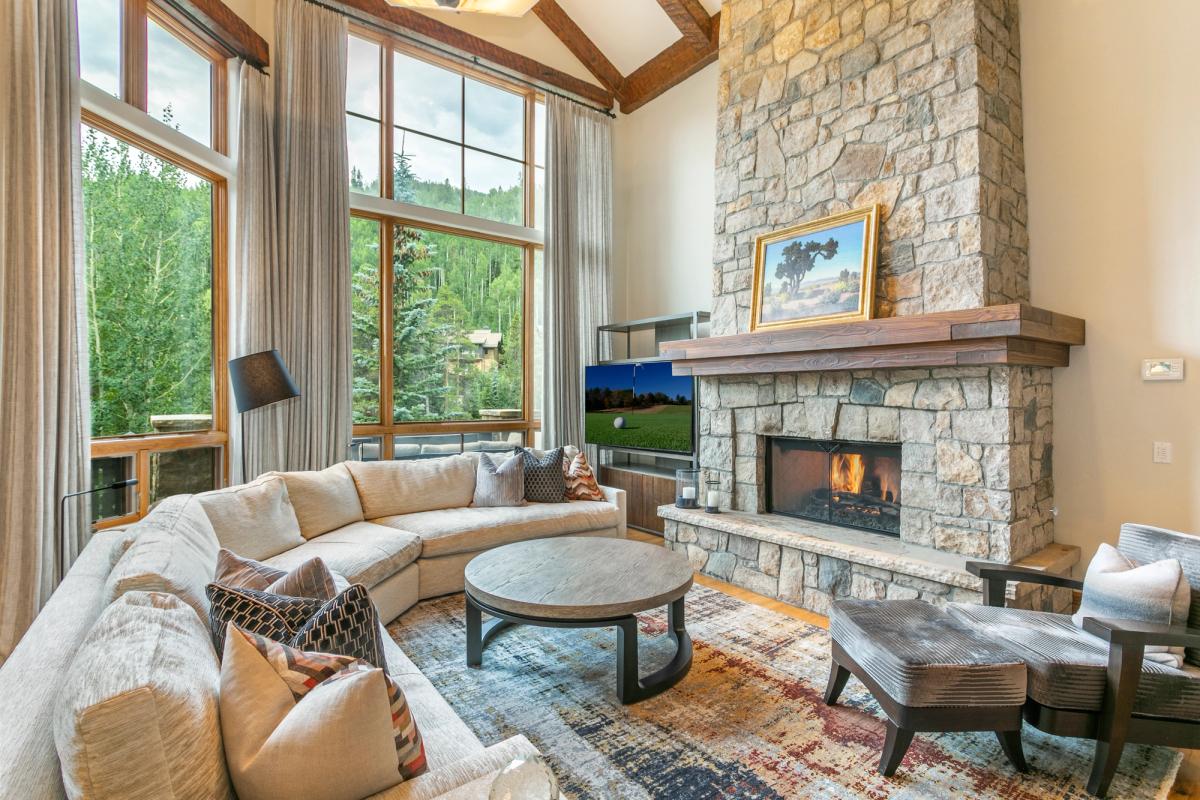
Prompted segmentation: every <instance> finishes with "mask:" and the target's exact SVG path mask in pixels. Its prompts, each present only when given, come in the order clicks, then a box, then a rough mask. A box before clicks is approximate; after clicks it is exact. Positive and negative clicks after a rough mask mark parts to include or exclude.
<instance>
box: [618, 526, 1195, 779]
mask: <svg viewBox="0 0 1200 800" xmlns="http://www.w3.org/2000/svg"><path fill="white" fill-rule="evenodd" d="M629 538H630V539H636V540H637V541H639V542H649V543H651V544H660V545H661V544H662V543H663V538H662V537H661V536H655V535H653V534H649V533H643V532H642V531H635V530H632V529H631V530H630V531H629ZM696 583H698V584H700V585H701V586H707V587H708V588H710V589H715V590H717V591H718V592H724V593H725V594H728V595H731V596H733V597H736V598H737V599H739V600H742V601H744V602H747V603H753V604H754V605H756V606H761V607H762V608H768V609H770V610H771V611H775V612H778V613H780V614H785V615H786V616H789V617H793V618H794V619H800V620H804V621H805V622H807V623H809V624H811V625H818V626H820V627H822V628H828V627H829V620H828V619H827V618H826V617H824V616H822V615H820V614H814V613H813V612H811V611H805V610H804V609H803V608H797V607H796V606H793V605H789V604H788V603H784V602H781V601H779V600H774V599H772V598H770V597H764V596H763V595H761V594H755V593H754V592H751V591H747V590H746V589H743V588H741V587H739V586H734V585H733V584H731V583H726V582H725V581H719V580H717V579H716V578H710V577H708V576H707V575H699V574H697V575H696ZM1181 752H1182V753H1183V765H1182V766H1181V767H1180V768H1179V775H1178V776H1177V777H1176V779H1175V785H1174V786H1172V787H1171V793H1170V794H1169V795H1167V800H1200V750H1183V751H1181Z"/></svg>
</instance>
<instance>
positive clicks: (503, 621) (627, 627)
mask: <svg viewBox="0 0 1200 800" xmlns="http://www.w3.org/2000/svg"><path fill="white" fill-rule="evenodd" d="M466 595H467V666H468V667H478V666H480V665H482V664H483V648H485V647H486V646H487V644H488V642H490V641H491V640H492V638H493V637H495V635H496V634H498V633H500V631H502V630H504V629H506V628H510V627H512V626H513V625H538V626H541V627H545V628H616V629H617V699H618V700H620V701H621V703H622V704H625V705H628V704H630V703H638V702H641V701H642V700H646V699H648V698H651V697H654V696H655V695H656V694H659V693H660V692H664V691H666V690H667V689H670V688H671V687H672V686H674V685H675V684H677V683H679V681H681V680H683V677H684V676H685V675H687V674H688V670H690V669H691V668H692V637H690V636H688V632H687V629H686V628H684V624H683V598H682V597H681V598H679V599H678V600H675V601H673V602H672V603H671V605H670V606H668V607H667V628H668V632H669V633H670V635H671V639H673V640H674V642H675V656H674V657H673V658H672V659H671V661H670V662H669V663H668V664H667V665H666V666H665V667H663V668H662V669H660V670H658V671H657V672H654V673H651V674H650V675H647V676H646V677H645V678H641V677H639V674H638V629H637V617H635V616H634V615H632V614H629V615H627V616H624V617H610V618H607V619H546V618H543V617H529V616H525V615H522V614H510V613H509V612H507V611H500V610H499V609H495V608H492V607H491V606H489V605H487V604H486V603H483V602H481V601H479V600H477V599H475V598H474V597H472V596H471V592H470V591H468V592H467V593H466ZM484 613H486V614H488V615H489V616H491V617H494V619H492V620H491V621H490V622H488V623H487V625H484V624H483V614H484Z"/></svg>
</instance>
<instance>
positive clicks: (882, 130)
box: [712, 0, 1029, 336]
mask: <svg viewBox="0 0 1200 800" xmlns="http://www.w3.org/2000/svg"><path fill="white" fill-rule="evenodd" d="M1019 43H1020V37H1019V35H1018V27H1017V0H726V2H725V6H724V14H723V23H722V25H721V56H720V59H721V75H720V84H719V89H718V91H719V100H718V102H719V109H720V112H719V117H718V123H717V124H718V130H717V136H718V139H717V154H718V155H717V172H716V187H717V197H716V199H717V208H716V239H715V245H714V250H715V258H714V263H715V269H714V275H713V293H714V303H713V331H712V332H713V335H714V336H721V335H725V334H732V333H738V332H742V331H746V330H748V328H749V315H750V302H751V276H752V270H753V262H754V238H755V236H757V235H758V234H761V233H766V232H768V231H771V230H776V229H779V228H782V227H786V226H788V225H792V224H795V223H798V222H801V221H807V220H812V219H816V218H818V217H821V216H825V215H827V214H831V213H835V212H838V211H842V210H846V209H849V208H858V207H862V206H865V205H868V204H871V203H880V204H882V206H883V219H882V225H881V233H880V261H879V270H878V275H877V280H876V296H877V302H876V314H877V316H894V315H905V314H921V313H929V312H934V311H947V310H952V309H960V308H975V307H980V306H985V305H994V304H997V303H1006V302H1019V301H1024V302H1028V300H1029V269H1028V258H1027V250H1028V243H1027V235H1026V202H1025V177H1024V154H1023V146H1022V140H1021V136H1022V124H1021V81H1020V50H1019V47H1020V44H1019Z"/></svg>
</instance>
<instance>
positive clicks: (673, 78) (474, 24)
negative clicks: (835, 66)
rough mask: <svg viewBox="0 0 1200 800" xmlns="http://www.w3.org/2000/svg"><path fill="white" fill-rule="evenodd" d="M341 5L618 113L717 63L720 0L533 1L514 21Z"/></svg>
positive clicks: (374, 3) (354, 0)
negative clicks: (549, 42)
mask: <svg viewBox="0 0 1200 800" xmlns="http://www.w3.org/2000/svg"><path fill="white" fill-rule="evenodd" d="M342 1H343V2H345V3H346V4H347V5H352V6H356V7H359V8H360V9H362V10H366V11H371V12H373V13H375V14H376V15H377V16H383V17H385V18H387V19H388V20H389V21H391V22H393V23H396V24H400V25H403V26H404V27H407V28H410V29H412V30H413V31H415V32H417V33H419V34H422V35H424V36H428V37H430V38H433V39H436V40H438V41H440V42H442V43H444V44H449V45H451V46H453V47H457V48H459V49H463V50H467V51H469V52H473V53H475V54H476V55H479V56H480V57H482V58H487V59H488V60H490V61H493V62H495V63H497V64H499V65H500V66H502V67H505V68H507V69H512V70H514V71H516V72H518V73H522V74H524V75H526V76H527V77H532V78H535V79H537V80H539V81H541V82H544V83H546V84H548V85H551V86H554V87H557V88H560V89H563V90H565V91H568V92H570V93H572V94H576V95H579V96H582V97H584V98H586V99H588V100H591V101H592V102H596V103H598V104H600V105H604V106H605V107H608V106H619V108H620V110H621V111H623V112H625V113H629V112H632V111H634V110H635V109H637V108H640V107H641V106H642V105H645V104H646V103H648V102H649V101H650V100H653V99H654V98H655V97H658V96H659V95H660V94H662V93H663V92H665V91H667V90H668V89H670V88H671V87H672V86H675V85H676V84H678V83H679V82H681V81H683V80H685V79H686V78H688V77H689V76H691V75H693V74H695V73H696V72H698V71H699V70H701V69H703V68H704V67H705V66H707V65H709V64H711V63H713V62H714V61H716V59H717V34H718V28H719V14H720V8H721V0H538V2H537V4H536V5H534V6H533V9H532V10H531V11H530V12H528V13H527V14H526V16H525V17H524V18H518V19H511V18H500V17H494V16H489V15H483V14H465V13H463V14H459V13H447V12H437V11H432V12H414V11H411V10H407V9H398V8H394V7H391V6H387V5H386V4H385V3H384V2H383V0H342ZM547 39H553V40H557V41H556V42H555V47H550V46H547V45H546V40H547ZM556 47H558V48H565V50H566V51H567V52H568V53H569V55H567V54H565V53H562V52H561V49H559V50H558V51H557V52H555V50H556ZM556 55H557V57H554V56H556ZM550 62H554V63H550Z"/></svg>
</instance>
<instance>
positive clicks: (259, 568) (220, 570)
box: [212, 547, 337, 652]
mask: <svg viewBox="0 0 1200 800" xmlns="http://www.w3.org/2000/svg"><path fill="white" fill-rule="evenodd" d="M212 582H213V583H219V584H221V585H222V586H228V587H230V588H232V589H254V590H256V591H259V592H267V593H268V594H283V595H288V596H289V597H310V598H313V599H315V600H332V599H333V597H334V595H336V594H337V584H336V583H335V581H334V578H333V573H332V572H330V571H329V567H327V566H326V565H325V562H324V561H322V560H321V559H319V558H310V559H309V560H308V561H305V562H304V563H302V564H301V565H300V566H298V567H296V568H295V569H293V570H292V571H291V572H286V571H284V570H282V569H276V568H275V567H272V566H269V565H267V564H264V563H262V562H261V561H255V560H254V559H252V558H242V557H241V556H239V555H238V554H237V553H234V552H233V551H232V550H227V549H225V548H224V547H222V548H221V551H220V552H219V553H218V554H217V574H216V575H215V576H214V577H213V579H212ZM218 652H219V651H218Z"/></svg>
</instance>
